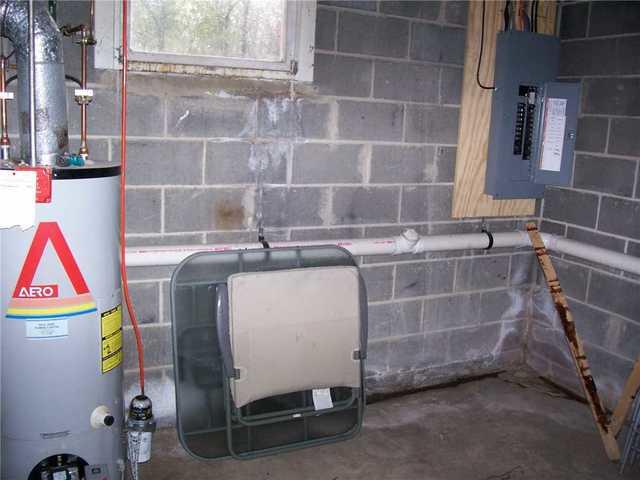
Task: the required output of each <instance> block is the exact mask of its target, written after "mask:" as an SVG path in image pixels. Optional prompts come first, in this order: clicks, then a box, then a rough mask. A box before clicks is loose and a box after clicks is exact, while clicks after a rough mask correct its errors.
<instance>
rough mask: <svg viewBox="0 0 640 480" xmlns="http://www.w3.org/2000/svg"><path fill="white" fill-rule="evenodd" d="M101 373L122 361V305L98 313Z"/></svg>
mask: <svg viewBox="0 0 640 480" xmlns="http://www.w3.org/2000/svg"><path fill="white" fill-rule="evenodd" d="M100 332H101V334H100V335H101V337H102V339H101V341H102V344H101V352H102V353H101V359H100V360H101V364H102V373H107V372H109V371H111V370H113V369H114V368H116V367H117V366H118V365H120V364H121V363H122V305H118V306H117V307H114V308H112V309H111V310H107V311H106V312H102V313H101V314H100Z"/></svg>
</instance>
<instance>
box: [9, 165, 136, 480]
mask: <svg viewBox="0 0 640 480" xmlns="http://www.w3.org/2000/svg"><path fill="white" fill-rule="evenodd" d="M119 179H120V167H118V166H112V167H103V168H79V167H76V168H65V169H53V180H52V182H51V185H52V191H51V202H50V203H38V204H37V208H36V223H35V226H34V227H32V228H30V229H28V230H25V231H22V230H20V229H19V228H11V229H4V230H0V260H1V262H2V279H1V290H0V291H1V294H2V301H1V314H2V459H3V461H2V478H3V479H11V480H13V479H15V480H24V479H27V478H28V479H29V480H41V479H49V478H51V479H58V478H60V479H65V480H66V479H74V478H77V479H81V478H84V479H94V478H95V479H100V480H103V479H109V480H112V479H116V478H120V476H121V471H122V468H123V459H124V453H123V444H122V438H121V435H122V425H123V411H124V408H123V405H122V307H121V298H120V277H119V257H118V232H119V224H118V220H119V200H118V198H119V197H118V192H119ZM76 470H77V472H78V474H77V475H78V476H77V477H74V476H73V472H75V471H76ZM58 471H59V472H63V471H64V472H67V473H66V474H67V475H68V476H63V475H62V474H61V475H60V476H55V475H54V474H55V472H58ZM69 472H71V473H69ZM92 472H93V476H92ZM44 474H46V475H48V476H45V475H44Z"/></svg>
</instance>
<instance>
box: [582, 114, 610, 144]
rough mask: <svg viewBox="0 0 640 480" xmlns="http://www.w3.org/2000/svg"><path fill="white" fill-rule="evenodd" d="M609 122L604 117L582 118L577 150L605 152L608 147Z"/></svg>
mask: <svg viewBox="0 0 640 480" xmlns="http://www.w3.org/2000/svg"><path fill="white" fill-rule="evenodd" d="M608 124H609V120H608V119H606V118H602V117H580V118H579V119H578V131H577V137H576V150H578V151H584V152H604V149H605V148H606V146H607V129H608V128H609V125H608Z"/></svg>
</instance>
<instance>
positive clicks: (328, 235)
mask: <svg viewBox="0 0 640 480" xmlns="http://www.w3.org/2000/svg"><path fill="white" fill-rule="evenodd" d="M362 230H363V229H362V227H338V228H305V229H292V230H291V240H340V239H347V238H362V233H363V232H362Z"/></svg>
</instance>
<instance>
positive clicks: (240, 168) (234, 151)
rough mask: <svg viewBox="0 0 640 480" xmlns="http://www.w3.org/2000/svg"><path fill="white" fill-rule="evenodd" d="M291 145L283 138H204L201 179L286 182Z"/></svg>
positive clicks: (230, 181)
mask: <svg viewBox="0 0 640 480" xmlns="http://www.w3.org/2000/svg"><path fill="white" fill-rule="evenodd" d="M290 150H291V146H290V144H289V143H286V142H274V143H259V144H251V143H248V142H208V143H207V158H206V164H205V182H206V183H207V184H208V185H216V184H226V183H255V182H257V181H258V178H260V179H261V180H262V182H264V183H266V184H269V183H286V181H287V161H288V158H289V155H290Z"/></svg>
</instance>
